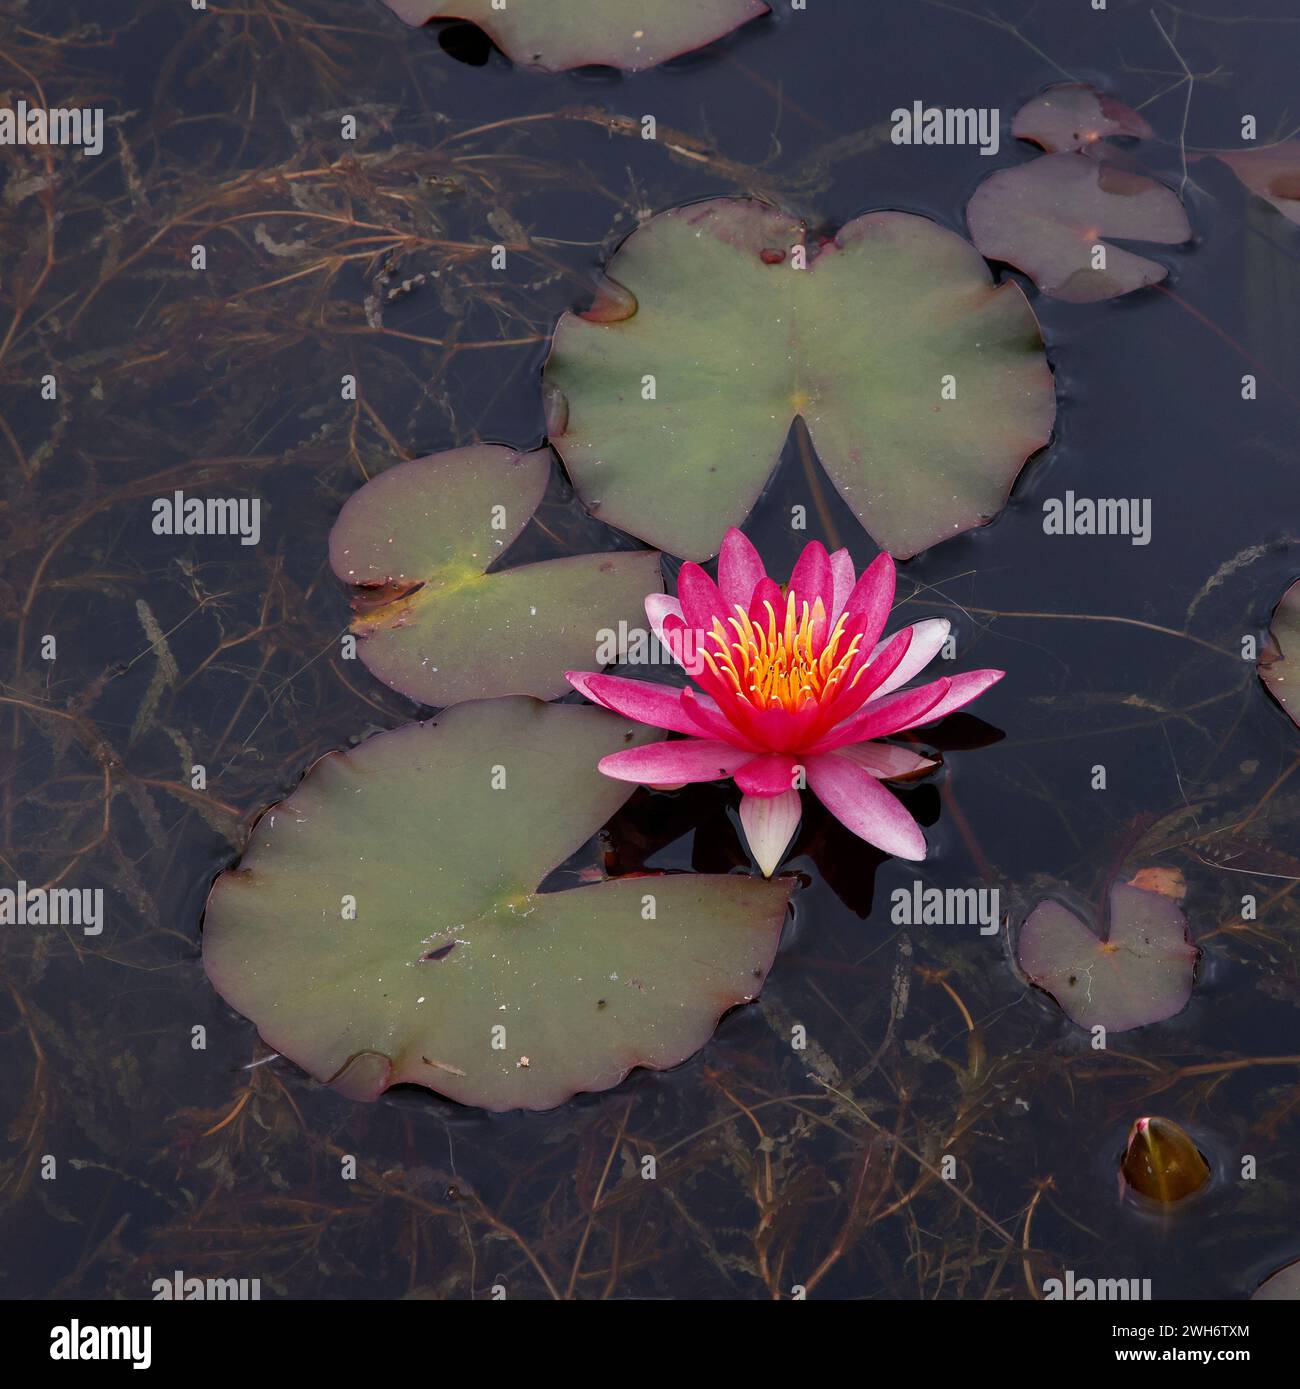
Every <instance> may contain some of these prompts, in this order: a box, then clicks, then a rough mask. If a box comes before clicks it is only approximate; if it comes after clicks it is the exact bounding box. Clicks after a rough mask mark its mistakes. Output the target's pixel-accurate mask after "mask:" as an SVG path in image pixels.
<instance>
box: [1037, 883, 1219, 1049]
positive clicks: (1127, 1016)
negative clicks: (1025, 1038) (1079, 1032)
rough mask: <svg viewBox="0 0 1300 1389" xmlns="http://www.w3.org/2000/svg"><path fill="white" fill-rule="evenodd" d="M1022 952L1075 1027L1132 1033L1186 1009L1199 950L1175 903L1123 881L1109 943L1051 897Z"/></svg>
mask: <svg viewBox="0 0 1300 1389" xmlns="http://www.w3.org/2000/svg"><path fill="white" fill-rule="evenodd" d="M1018 955H1019V959H1020V968H1021V969H1023V970H1024V972H1025V973H1026V974H1027V975H1028V976H1029V978H1030V980H1031V981H1032V982H1033V983H1035V984H1036V985H1037V986H1038V987H1039V988H1040V989H1044V990H1046V992H1047V993H1049V994H1051V995H1052V997H1053V998H1054V999H1055V1000H1056V1001H1057V1003H1059V1004H1060V1005H1061V1007H1062V1008H1063V1009H1064V1010H1065V1014H1066V1016H1067V1017H1068V1018H1069V1019H1070V1021H1071V1022H1075V1023H1078V1025H1079V1026H1080V1027H1088V1028H1091V1027H1098V1026H1100V1027H1104V1028H1105V1029H1106V1030H1107V1031H1108V1032H1126V1031H1128V1030H1129V1028H1133V1027H1145V1026H1146V1025H1147V1024H1148V1023H1153V1022H1160V1021H1162V1020H1163V1019H1164V1018H1171V1017H1173V1015H1174V1014H1175V1013H1178V1012H1180V1011H1181V1010H1182V1009H1183V1008H1184V1007H1185V1006H1186V1004H1187V1000H1188V999H1189V998H1190V997H1191V993H1192V979H1193V976H1194V975H1195V972H1196V961H1197V959H1198V958H1199V957H1200V951H1199V950H1198V949H1197V948H1196V946H1194V945H1193V944H1192V943H1191V941H1190V940H1189V939H1188V933H1187V921H1186V919H1185V918H1184V916H1183V914H1182V912H1181V911H1179V909H1178V907H1177V905H1176V904H1175V903H1174V902H1173V901H1171V900H1170V899H1169V898H1168V897H1165V896H1162V895H1161V894H1160V893H1157V892H1146V891H1144V890H1143V889H1142V888H1137V887H1132V886H1130V885H1129V884H1127V883H1117V884H1116V885H1115V886H1114V887H1112V888H1111V891H1110V927H1109V930H1108V932H1107V934H1106V936H1105V938H1104V939H1103V938H1101V937H1099V936H1098V935H1097V933H1096V932H1095V931H1094V930H1093V929H1092V928H1091V927H1090V926H1088V925H1087V924H1086V923H1085V922H1084V921H1082V920H1080V918H1079V917H1078V916H1076V915H1075V914H1074V912H1072V911H1071V910H1070V909H1069V907H1067V906H1065V905H1064V904H1063V903H1061V902H1057V901H1054V900H1052V899H1051V898H1048V899H1047V900H1045V901H1042V902H1040V903H1039V904H1038V905H1037V906H1036V907H1035V908H1034V910H1033V911H1032V912H1030V914H1029V916H1028V918H1027V919H1026V921H1025V924H1024V925H1023V926H1022V927H1021V930H1020V942H1019V947H1018Z"/></svg>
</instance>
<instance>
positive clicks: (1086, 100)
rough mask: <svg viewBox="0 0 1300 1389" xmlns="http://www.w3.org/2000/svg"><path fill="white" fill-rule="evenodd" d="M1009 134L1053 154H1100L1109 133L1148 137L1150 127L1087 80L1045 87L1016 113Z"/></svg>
mask: <svg viewBox="0 0 1300 1389" xmlns="http://www.w3.org/2000/svg"><path fill="white" fill-rule="evenodd" d="M1011 133H1012V134H1013V135H1014V136H1015V137H1016V138H1017V139H1018V140H1032V141H1033V142H1034V143H1035V144H1036V145H1041V146H1042V147H1043V148H1044V149H1045V150H1047V151H1049V152H1050V153H1052V154H1059V153H1061V152H1062V151H1069V150H1083V151H1085V152H1087V151H1091V152H1094V153H1099V152H1100V151H1101V150H1103V149H1104V146H1102V145H1101V143H1100V142H1101V141H1103V140H1105V139H1107V138H1108V137H1110V136H1112V135H1131V136H1135V137H1136V138H1138V139H1142V140H1147V139H1150V138H1151V135H1152V130H1151V127H1150V126H1149V125H1148V124H1147V123H1146V121H1144V120H1143V119H1142V117H1141V116H1139V115H1138V113H1137V112H1136V111H1134V110H1133V109H1132V108H1131V107H1128V106H1125V105H1124V103H1123V102H1122V101H1117V100H1116V99H1115V98H1114V97H1113V96H1107V95H1106V94H1105V93H1104V92H1099V91H1098V90H1097V89H1096V87H1091V86H1089V85H1088V84H1087V83H1086V82H1066V83H1062V84H1061V85H1060V86H1056V87H1048V89H1047V90H1046V91H1045V92H1041V93H1040V94H1039V95H1038V96H1036V97H1034V99H1033V100H1032V101H1029V102H1026V103H1025V105H1024V106H1022V107H1021V108H1020V110H1019V111H1017V112H1016V116H1015V119H1014V120H1013V121H1012V122H1011Z"/></svg>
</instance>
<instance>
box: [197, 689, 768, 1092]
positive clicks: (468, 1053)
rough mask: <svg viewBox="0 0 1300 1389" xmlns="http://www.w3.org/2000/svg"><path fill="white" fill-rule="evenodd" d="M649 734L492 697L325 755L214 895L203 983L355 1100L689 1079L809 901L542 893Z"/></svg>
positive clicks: (609, 807)
mask: <svg viewBox="0 0 1300 1389" xmlns="http://www.w3.org/2000/svg"><path fill="white" fill-rule="evenodd" d="M653 736H654V734H653V731H652V730H648V729H638V728H636V727H635V726H634V725H631V724H628V723H627V722H626V721H625V720H623V719H621V718H619V717H617V716H616V715H614V714H610V713H607V712H606V711H604V710H602V709H595V708H590V707H578V706H572V705H543V704H538V703H536V702H535V701H533V700H529V699H519V698H516V699H498V700H487V701H481V702H476V703H470V704H462V705H460V706H458V707H457V708H455V709H451V710H448V711H447V712H446V713H445V714H442V715H440V716H439V717H438V718H436V719H435V720H433V721H432V722H430V723H423V724H410V725H408V726H406V727H405V728H400V729H397V730H395V731H393V732H389V733H380V734H377V735H376V736H374V737H373V738H370V739H368V740H367V741H366V742H364V743H362V744H361V745H360V746H359V747H357V748H355V749H353V750H351V751H348V752H341V753H332V754H330V755H329V756H327V757H325V758H322V759H321V761H319V762H318V763H317V764H316V765H315V766H314V767H313V768H312V770H311V771H310V772H309V773H308V775H307V777H306V779H305V780H304V781H303V782H302V784H301V785H300V786H299V787H298V789H297V790H296V791H294V793H293V794H292V795H291V796H289V798H288V799H287V800H285V801H283V802H281V803H280V804H279V805H276V806H273V807H272V808H271V809H270V810H268V811H267V812H266V814H264V815H263V816H262V817H261V819H259V820H258V822H257V824H256V826H255V827H254V829H253V832H252V836H251V840H250V843H249V846H248V848H247V850H246V851H245V853H244V856H243V858H242V860H241V861H240V863H239V865H238V867H236V868H233V869H231V870H230V871H228V872H226V873H223V874H222V876H221V877H220V878H218V880H217V882H216V884H215V886H214V887H213V889H212V894H211V896H210V897H209V899H208V906H207V914H206V918H205V922H204V928H203V961H204V966H205V968H206V969H207V972H208V976H209V978H210V979H211V980H212V983H213V984H214V985H215V986H216V988H217V990H218V992H219V993H220V994H221V995H222V997H223V998H225V999H226V1000H227V1002H229V1003H230V1004H231V1005H232V1007H234V1008H236V1009H238V1010H239V1011H240V1012H241V1013H243V1014H244V1015H245V1016H246V1017H248V1018H249V1019H251V1020H252V1022H253V1023H255V1024H256V1026H257V1028H258V1031H259V1032H260V1033H261V1035H262V1037H263V1038H264V1039H265V1040H266V1042H267V1043H268V1044H269V1045H270V1046H272V1047H274V1048H275V1049H276V1050H277V1051H279V1052H281V1053H283V1054H284V1055H285V1056H287V1057H288V1058H289V1059H290V1060H292V1061H294V1062H296V1063H297V1064H298V1065H300V1066H302V1067H303V1068H304V1069H305V1070H307V1071H309V1072H310V1073H311V1074H312V1075H313V1076H315V1077H316V1078H317V1079H318V1080H321V1081H327V1082H330V1083H332V1084H333V1085H335V1086H336V1087H337V1088H338V1089H339V1090H340V1091H342V1092H343V1093H344V1094H345V1095H347V1096H349V1097H351V1098H354V1099H365V1100H368V1099H374V1098H375V1097H376V1096H377V1095H379V1094H380V1093H381V1092H382V1091H383V1090H385V1089H387V1088H388V1087H389V1086H390V1085H396V1084H399V1083H408V1082H409V1083H414V1084H419V1085H424V1086H427V1087H428V1088H429V1089H431V1090H436V1091H438V1092H439V1093H440V1094H443V1095H447V1096H449V1097H450V1098H452V1099H454V1100H458V1101H460V1102H461V1103H463V1104H471V1105H479V1106H482V1107H483V1108H485V1109H494V1110H502V1109H549V1108H551V1107H553V1106H555V1105H557V1104H560V1103H562V1102H563V1101H564V1100H566V1099H568V1098H569V1097H570V1096H571V1095H573V1094H575V1093H577V1092H578V1091H583V1090H605V1089H608V1088H609V1087H610V1086H613V1085H617V1084H618V1083H619V1082H620V1081H621V1080H622V1079H623V1077H624V1076H626V1075H627V1073H628V1072H629V1071H630V1070H631V1069H632V1068H633V1067H634V1066H647V1067H651V1068H653V1069H656V1070H660V1069H664V1068H667V1067H670V1066H676V1065H677V1064H678V1063H679V1062H682V1061H684V1060H685V1059H686V1058H687V1057H689V1056H691V1055H692V1054H693V1053H694V1052H696V1051H698V1050H699V1049H700V1047H702V1046H703V1045H704V1044H705V1042H707V1041H708V1039H709V1037H710V1036H711V1035H712V1034H713V1031H714V1029H715V1027H716V1026H717V1023H718V1019H719V1018H720V1016H721V1015H722V1014H723V1013H724V1012H726V1011H727V1009H729V1008H731V1007H732V1006H733V1005H735V1004H739V1003H744V1002H747V1001H748V1000H750V999H752V998H754V997H755V996H756V995H757V994H758V992H759V990H760V988H761V987H762V984H763V980H764V978H765V977H766V975H767V972H768V969H769V968H770V966H771V964H772V960H773V957H774V955H775V953H776V948H777V943H778V940H779V938H780V934H781V927H782V923H783V921H784V919H785V911H786V903H787V901H788V898H789V895H790V891H791V884H790V883H789V882H787V883H780V882H764V881H761V880H759V879H755V878H749V877H743V876H738V875H726V876H708V875H704V874H694V873H691V874H671V875H661V874H654V875H645V876H637V877H629V878H622V879H608V880H605V881H602V882H598V883H596V884H593V885H591V886H584V887H577V888H571V889H568V890H563V891H558V892H552V891H541V890H540V889H541V885H542V883H543V881H544V880H545V879H546V878H547V876H548V875H549V874H550V873H551V872H552V870H554V869H555V868H556V867H557V866H558V865H560V864H561V863H563V862H564V861H565V860H566V859H567V858H569V857H570V856H571V855H572V854H573V853H575V852H576V851H577V850H578V849H579V848H581V846H582V845H583V844H584V843H585V842H586V841H587V840H588V839H589V838H590V837H591V836H592V835H593V834H595V832H596V831H597V830H598V829H599V828H600V826H601V825H602V824H603V823H604V822H605V821H606V820H608V819H609V817H610V816H611V815H612V814H613V813H614V812H615V811H616V810H617V809H618V807H619V806H620V805H621V804H622V802H623V801H624V800H626V799H627V797H628V795H629V793H630V791H631V789H632V788H631V787H629V786H628V785H627V784H626V783H623V782H618V781H614V780H612V779H611V778H609V777H605V776H602V775H601V774H600V773H599V772H598V771H597V770H596V762H597V761H598V760H599V758H600V757H601V756H602V755H603V754H606V753H610V752H614V751H616V750H617V749H619V748H623V747H627V746H629V745H631V744H633V743H637V742H642V741H645V740H646V739H648V738H650V737H653Z"/></svg>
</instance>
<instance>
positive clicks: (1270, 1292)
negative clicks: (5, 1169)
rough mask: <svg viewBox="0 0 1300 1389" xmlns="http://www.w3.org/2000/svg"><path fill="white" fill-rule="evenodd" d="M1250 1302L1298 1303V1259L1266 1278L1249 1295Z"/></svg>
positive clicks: (1299, 1296) (1299, 1276)
mask: <svg viewBox="0 0 1300 1389" xmlns="http://www.w3.org/2000/svg"><path fill="white" fill-rule="evenodd" d="M1250 1300H1251V1301H1252V1302H1300V1259H1297V1260H1296V1262H1295V1263H1293V1264H1287V1265H1286V1267H1285V1268H1280V1269H1278V1271H1277V1272H1276V1273H1274V1274H1273V1275H1271V1277H1268V1278H1266V1279H1265V1280H1264V1281H1263V1282H1262V1283H1261V1284H1260V1285H1259V1287H1258V1288H1256V1289H1255V1291H1254V1293H1253V1294H1252V1295H1251V1299H1250Z"/></svg>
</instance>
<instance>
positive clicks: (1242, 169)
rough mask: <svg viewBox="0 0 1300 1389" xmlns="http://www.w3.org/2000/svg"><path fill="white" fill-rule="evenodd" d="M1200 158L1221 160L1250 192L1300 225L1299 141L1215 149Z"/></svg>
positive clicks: (1288, 219)
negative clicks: (1253, 147) (1256, 146)
mask: <svg viewBox="0 0 1300 1389" xmlns="http://www.w3.org/2000/svg"><path fill="white" fill-rule="evenodd" d="M1203 157H1206V158H1209V157H1213V158H1215V159H1221V160H1222V161H1223V162H1224V163H1225V164H1226V165H1227V166H1228V168H1230V169H1231V170H1232V172H1233V173H1234V174H1236V175H1237V177H1238V178H1239V179H1240V180H1241V181H1242V183H1244V184H1245V185H1246V187H1247V188H1249V189H1250V191H1251V192H1252V193H1255V194H1257V195H1258V196H1259V197H1261V198H1263V199H1265V200H1266V201H1267V202H1270V203H1272V205H1273V206H1274V207H1275V208H1277V210H1278V211H1279V212H1280V213H1281V214H1282V216H1283V217H1285V218H1286V219H1287V221H1288V222H1294V223H1296V225H1297V226H1300V140H1283V141H1282V142H1281V143H1280V144H1276V145H1265V146H1264V147H1263V148H1262V149H1255V150H1251V149H1246V150H1217V151H1216V152H1215V153H1214V155H1213V156H1203Z"/></svg>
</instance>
